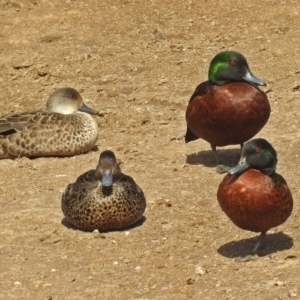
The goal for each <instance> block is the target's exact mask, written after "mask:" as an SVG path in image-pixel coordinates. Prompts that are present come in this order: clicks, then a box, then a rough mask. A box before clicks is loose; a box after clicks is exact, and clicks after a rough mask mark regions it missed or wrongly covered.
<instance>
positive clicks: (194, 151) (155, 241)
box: [0, 0, 300, 300]
mask: <svg viewBox="0 0 300 300" xmlns="http://www.w3.org/2000/svg"><path fill="white" fill-rule="evenodd" d="M104 2H105V4H104ZM0 3H1V7H0V59H1V60H0V64H1V73H0V74H1V78H0V86H1V95H0V101H1V115H4V114H8V113H14V112H20V111H24V110H34V109H38V108H41V107H43V106H44V104H45V100H46V98H47V96H48V95H49V94H50V93H51V92H53V91H54V90H55V89H56V88H58V87H64V86H70V87H74V88H76V89H78V90H79V91H80V92H81V94H82V96H83V97H84V99H85V100H86V103H87V104H89V105H90V106H93V107H94V108H97V109H99V110H101V111H103V112H104V113H106V115H105V117H102V118H100V117H97V121H98V123H99V127H100V136H99V139H98V143H97V145H98V148H99V149H98V150H97V151H92V152H90V153H88V154H85V155H80V156H77V157H72V158H39V159H34V160H29V159H26V158H22V159H18V160H15V161H12V160H1V161H0V170H1V178H0V190H1V199H0V201H1V208H0V212H1V219H0V226H1V235H0V238H1V244H0V257H1V264H0V298H1V299H48V300H50V299H53V300H54V299H140V300H141V299H151V300H152V299H153V300H154V299H272V300H273V299H289V298H294V299H299V298H300V281H299V272H300V265H299V257H300V246H299V239H300V233H299V205H298V199H299V175H300V169H299V160H300V157H299V107H300V104H299V91H300V88H299V86H300V78H299V76H300V61H299V36H300V18H299V11H300V2H299V1H275V0H274V1H258V0H253V1H248V2H247V3H248V4H245V3H246V1H233V0H227V1H226V0H224V1H204V0H202V1H193V0H189V1H183V0H182V1H158V0H156V1H129V0H128V1H126V0H124V1H96V0H86V1H58V0H54V1H45V0H41V1H34V0H28V1H25V0H24V1H22V0H15V1H10V0H4V1H3V0H2V1H1V2H0ZM156 29H158V30H160V32H161V33H163V35H164V37H165V38H164V39H161V36H160V34H156V35H154V34H153V32H154V31H155V30H156ZM224 49H233V50H236V51H240V52H242V53H243V54H244V55H245V56H246V57H247V59H248V62H249V64H250V67H251V69H252V71H253V73H254V74H255V75H256V76H258V77H260V78H262V79H264V80H265V81H266V82H267V83H268V86H267V88H266V89H265V90H266V91H268V97H269V100H270V103H271V106H272V114H271V118H270V120H269V122H268V124H267V125H266V127H265V128H264V129H263V130H262V131H261V132H260V133H259V135H258V136H260V137H264V138H267V139H268V140H269V141H270V142H271V143H272V144H273V145H274V147H275V148H276V149H277V151H278V153H279V165H278V172H279V173H280V174H282V175H283V176H284V177H285V179H286V180H287V182H288V183H289V186H290V188H291V190H292V193H293V195H294V200H295V207H294V212H293V215H292V216H291V217H290V219H289V220H288V221H287V222H286V223H285V224H284V225H282V226H280V227H278V228H275V229H274V230H272V231H271V232H270V234H269V237H268V245H267V246H266V247H265V248H264V249H261V250H260V251H259V253H258V254H259V256H258V257H257V259H255V260H254V261H251V262H247V263H237V262H235V261H234V260H233V258H232V257H234V256H237V255H244V254H246V253H247V251H248V250H249V249H251V248H252V247H253V245H254V243H255V242H256V239H255V237H256V234H254V233H250V232H246V231H242V230H240V229H238V228H236V227H235V226H234V225H233V224H232V223H231V222H230V221H229V220H228V218H227V217H226V216H225V215H224V213H223V212H222V211H221V210H220V208H219V206H218V203H217V200H216V190H217V187H218V184H219V183H220V181H221V179H222V176H221V175H218V174H217V173H216V172H215V169H214V167H215V165H214V159H213V155H212V153H211V151H209V145H208V144H207V143H206V142H204V141H197V142H194V143H191V144H188V145H185V144H184V142H183V139H182V136H183V134H184V132H185V120H184V113H185V108H186V104H187V102H188V99H189V96H190V95H191V93H192V92H193V90H194V88H195V87H196V85H197V84H198V83H199V82H201V81H203V80H205V79H206V77H207V69H208V64H209V61H210V59H211V58H212V57H213V56H214V55H215V54H216V53H218V52H219V51H221V50H224ZM104 149H112V150H113V151H115V152H116V154H117V155H118V157H119V158H120V159H122V160H123V161H124V165H123V171H124V172H126V173H128V174H130V175H131V176H133V177H134V178H135V179H136V181H137V182H138V184H139V185H140V186H141V187H142V188H143V190H144V192H145V194H146V196H147V205H148V208H147V211H146V213H145V218H146V220H145V222H144V223H143V224H140V226H137V227H135V228H133V229H131V230H128V231H123V232H109V233H103V234H92V233H86V232H82V231H78V230H73V229H71V228H69V227H68V226H65V225H66V223H65V222H63V215H62V212H61V210H60V199H61V194H62V191H63V190H64V188H65V186H66V185H67V184H68V183H70V182H73V181H74V180H75V179H76V178H77V176H79V175H80V174H82V173H83V172H84V171H86V170H89V169H91V168H94V167H95V166H96V163H97V160H98V156H99V153H100V152H101V151H102V150H104ZM226 149H227V150H226ZM226 149H224V148H223V150H222V151H220V153H221V157H222V158H223V160H224V161H225V162H226V163H228V164H230V165H234V164H235V163H236V162H237V160H238V157H239V150H238V146H230V147H227V148H226ZM196 267H201V268H202V269H201V268H198V269H197V272H196V273H202V275H201V274H200V275H199V274H196V273H195V269H196ZM204 273H205V274H204Z"/></svg>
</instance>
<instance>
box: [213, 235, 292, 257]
mask: <svg viewBox="0 0 300 300" xmlns="http://www.w3.org/2000/svg"><path fill="white" fill-rule="evenodd" d="M258 237H259V234H258V236H256V237H252V238H248V239H243V240H240V241H232V242H230V243H227V244H225V245H223V246H221V247H220V248H219V249H218V253H220V254H221V255H223V256H225V257H227V258H236V257H246V256H247V255H249V254H250V252H251V250H252V249H253V248H254V246H255V245H256V243H257V241H258ZM293 245H294V242H293V239H292V238H291V237H290V236H288V235H286V234H284V233H283V232H278V233H270V234H266V238H265V240H264V241H263V243H262V245H261V246H260V247H259V248H258V250H257V251H256V254H257V256H267V255H270V254H272V253H275V252H278V251H284V250H288V249H291V248H292V247H293Z"/></svg>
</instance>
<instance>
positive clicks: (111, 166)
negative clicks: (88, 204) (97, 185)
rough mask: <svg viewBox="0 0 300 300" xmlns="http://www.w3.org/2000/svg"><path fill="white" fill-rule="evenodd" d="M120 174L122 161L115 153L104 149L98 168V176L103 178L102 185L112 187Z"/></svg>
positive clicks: (100, 178)
mask: <svg viewBox="0 0 300 300" xmlns="http://www.w3.org/2000/svg"><path fill="white" fill-rule="evenodd" d="M120 175H121V168H120V162H119V161H118V160H117V159H116V156H115V154H114V153H113V152H112V151H110V150H106V151H103V152H102V153H101V154H100V158H99V163H98V166H97V168H96V174H95V176H96V178H97V179H98V180H101V182H102V186H104V187H110V186H112V185H113V182H114V180H116V179H118V178H119V176H120Z"/></svg>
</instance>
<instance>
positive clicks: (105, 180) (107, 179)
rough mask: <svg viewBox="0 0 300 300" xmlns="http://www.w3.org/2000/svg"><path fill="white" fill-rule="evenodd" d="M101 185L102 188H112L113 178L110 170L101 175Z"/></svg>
mask: <svg viewBox="0 0 300 300" xmlns="http://www.w3.org/2000/svg"><path fill="white" fill-rule="evenodd" d="M102 185H103V186H112V185H113V176H112V173H111V171H110V170H105V171H104V172H103V175H102Z"/></svg>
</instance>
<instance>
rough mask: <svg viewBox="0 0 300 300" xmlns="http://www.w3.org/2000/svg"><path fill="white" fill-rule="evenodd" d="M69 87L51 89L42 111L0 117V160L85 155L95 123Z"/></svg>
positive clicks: (91, 111) (94, 137) (94, 136)
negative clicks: (51, 91) (52, 90)
mask: <svg viewBox="0 0 300 300" xmlns="http://www.w3.org/2000/svg"><path fill="white" fill-rule="evenodd" d="M91 115H99V113H98V112H97V111H96V110H94V109H92V108H90V107H88V106H87V105H86V104H85V103H84V102H83V99H82V97H81V95H80V94H79V92H78V91H77V90H75V89H73V88H70V87H66V88H59V89H57V90H55V91H54V92H53V93H52V94H51V95H50V97H49V98H48V100H47V102H46V108H45V109H43V110H38V111H32V112H23V113H19V114H13V115H8V116H3V117H1V118H0V159H3V158H9V159H14V158H19V157H28V158H30V157H43V156H73V155H77V154H82V153H85V152H88V151H89V150H91V149H92V147H93V146H94V145H95V143H96V141H97V138H98V124H97V122H96V120H95V119H94V118H93V117H92V116H91Z"/></svg>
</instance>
